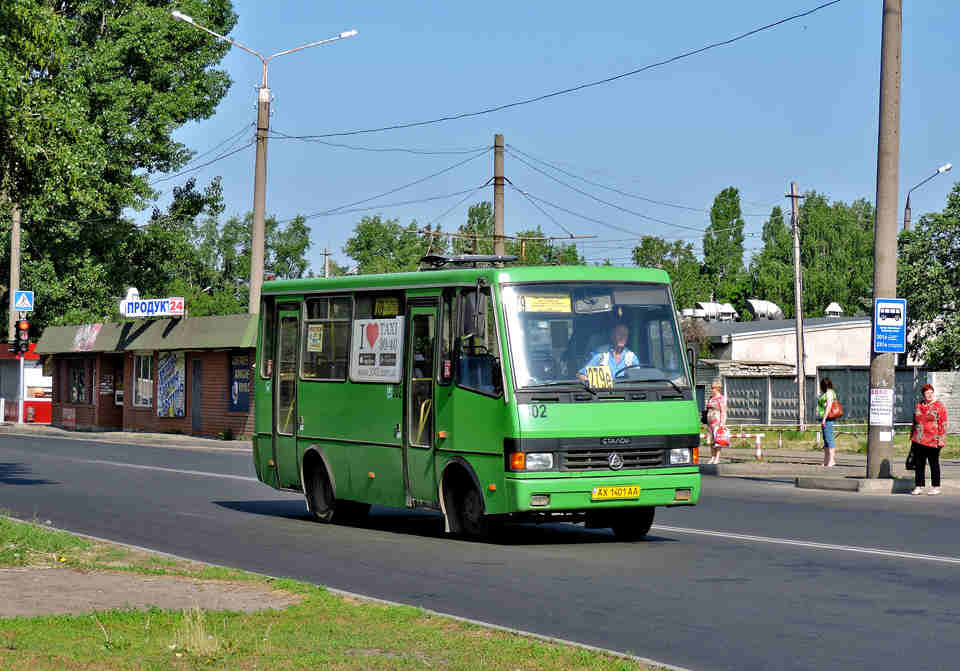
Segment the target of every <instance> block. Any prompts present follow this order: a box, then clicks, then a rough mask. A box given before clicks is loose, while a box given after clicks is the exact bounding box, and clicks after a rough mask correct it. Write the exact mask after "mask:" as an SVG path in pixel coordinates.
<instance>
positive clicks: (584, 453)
mask: <svg viewBox="0 0 960 671" xmlns="http://www.w3.org/2000/svg"><path fill="white" fill-rule="evenodd" d="M613 452H616V453H617V454H619V455H620V457H621V458H622V459H623V470H627V469H631V468H650V467H652V466H663V448H662V447H628V448H609V447H602V446H597V447H595V448H589V449H583V450H571V449H567V450H566V451H565V452H563V453H562V454H563V458H562V461H561V466H560V468H561V470H564V471H601V470H603V471H609V470H611V469H610V454H611V453H613ZM618 470H620V469H618Z"/></svg>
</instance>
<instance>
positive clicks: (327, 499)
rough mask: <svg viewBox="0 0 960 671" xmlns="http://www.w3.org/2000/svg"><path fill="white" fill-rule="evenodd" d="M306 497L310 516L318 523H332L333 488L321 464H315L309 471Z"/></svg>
mask: <svg viewBox="0 0 960 671" xmlns="http://www.w3.org/2000/svg"><path fill="white" fill-rule="evenodd" d="M307 496H308V497H309V498H310V506H309V508H310V514H311V515H313V519H315V520H316V521H318V522H332V521H333V513H334V510H335V509H336V503H335V502H334V499H333V488H332V487H331V486H330V479H329V478H328V477H327V471H326V469H325V468H324V467H323V465H322V464H316V465H315V466H314V467H313V468H311V469H310V475H309V476H308V478H307Z"/></svg>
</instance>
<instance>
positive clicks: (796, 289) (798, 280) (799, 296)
mask: <svg viewBox="0 0 960 671" xmlns="http://www.w3.org/2000/svg"><path fill="white" fill-rule="evenodd" d="M787 195H788V196H789V198H790V204H791V205H792V206H793V216H792V217H791V221H792V222H793V296H794V314H795V315H796V320H795V321H796V326H795V329H796V340H797V414H798V415H799V420H798V421H797V424H798V426H799V428H800V430H801V431H803V430H804V427H805V424H806V421H807V414H806V413H807V398H806V382H807V373H806V367H805V366H804V365H803V364H804V354H803V276H802V274H801V272H800V205H799V203H798V201H799V200H800V197H801V196H800V194H799V192H798V191H797V183H796V182H790V193H789V194H787Z"/></svg>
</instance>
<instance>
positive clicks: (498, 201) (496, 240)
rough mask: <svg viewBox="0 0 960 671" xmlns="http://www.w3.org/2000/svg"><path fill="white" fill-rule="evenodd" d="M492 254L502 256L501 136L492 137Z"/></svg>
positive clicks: (498, 134) (500, 134)
mask: <svg viewBox="0 0 960 671" xmlns="http://www.w3.org/2000/svg"><path fill="white" fill-rule="evenodd" d="M493 253H494V254H496V255H498V256H503V254H504V247H503V134H502V133H497V134H496V135H494V136H493Z"/></svg>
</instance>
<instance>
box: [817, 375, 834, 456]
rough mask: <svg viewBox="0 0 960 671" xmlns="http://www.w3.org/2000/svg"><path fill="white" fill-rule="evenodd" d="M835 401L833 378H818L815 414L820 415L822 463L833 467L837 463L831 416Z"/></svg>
mask: <svg viewBox="0 0 960 671" xmlns="http://www.w3.org/2000/svg"><path fill="white" fill-rule="evenodd" d="M835 403H838V401H837V392H835V391H834V390H833V380H831V379H830V378H829V377H825V378H822V379H821V380H820V398H818V399H817V414H818V415H819V416H820V428H821V430H822V433H823V465H824V466H826V467H827V468H833V467H834V466H836V465H837V444H836V441H835V439H834V437H833V418H832V417H831V416H830V412H831V410H833V409H834V404H835Z"/></svg>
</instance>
